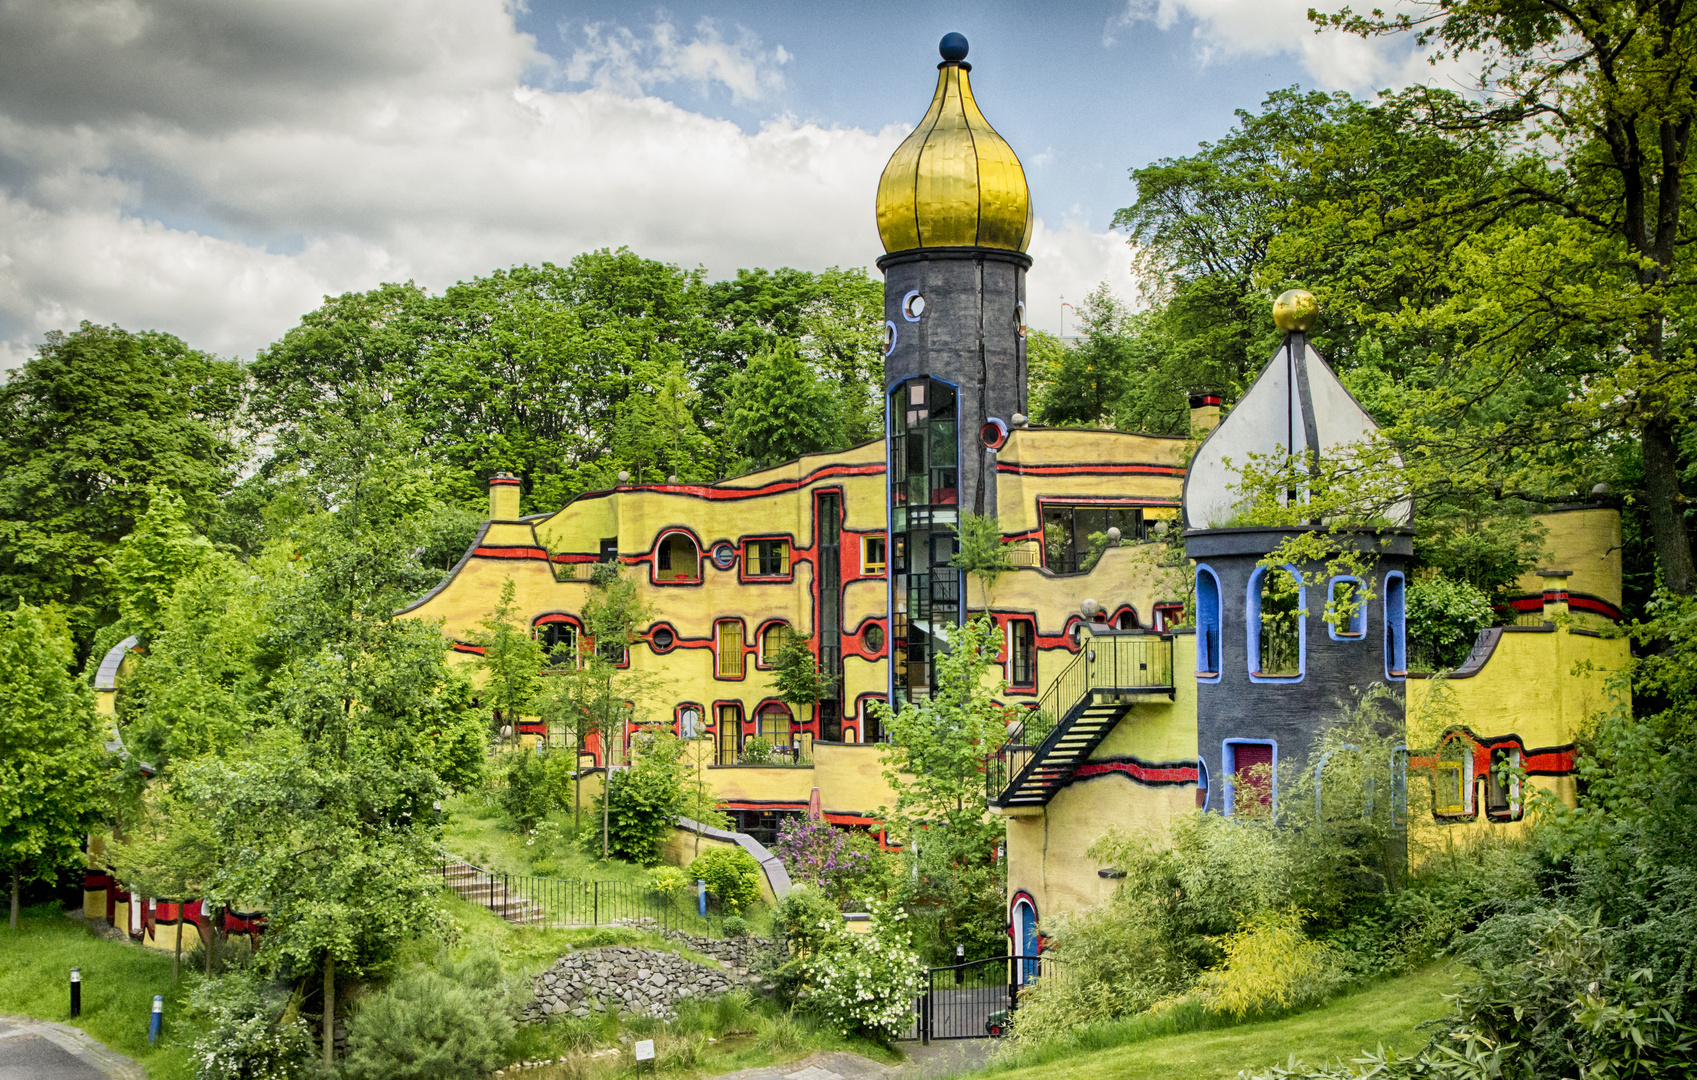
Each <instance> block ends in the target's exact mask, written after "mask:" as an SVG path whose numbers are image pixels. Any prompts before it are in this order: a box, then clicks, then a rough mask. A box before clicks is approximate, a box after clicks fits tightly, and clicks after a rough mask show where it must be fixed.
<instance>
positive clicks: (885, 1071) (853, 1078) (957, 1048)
mask: <svg viewBox="0 0 1697 1080" xmlns="http://www.w3.org/2000/svg"><path fill="white" fill-rule="evenodd" d="M996 1046H997V1043H996V1041H995V1040H994V1039H956V1040H951V1041H949V1042H935V1043H932V1044H931V1045H930V1046H921V1045H919V1044H918V1043H903V1044H902V1051H903V1052H904V1053H906V1054H907V1060H906V1061H904V1062H902V1063H901V1064H900V1065H881V1064H879V1063H878V1062H876V1061H873V1060H871V1059H870V1058H863V1057H861V1056H860V1055H859V1054H849V1053H844V1052H843V1051H840V1050H833V1051H831V1052H829V1053H819V1054H814V1055H813V1056H811V1057H808V1058H805V1059H803V1060H801V1061H798V1062H792V1063H791V1064H789V1065H768V1066H766V1067H764V1068H759V1069H743V1070H742V1071H740V1072H734V1073H726V1074H725V1075H723V1076H716V1077H713V1078H712V1080H940V1078H943V1077H950V1076H959V1075H960V1074H961V1073H966V1072H971V1071H972V1070H974V1069H980V1068H983V1067H984V1064H985V1063H986V1062H988V1061H989V1060H990V1055H991V1054H992V1053H993V1052H994V1051H995V1049H996Z"/></svg>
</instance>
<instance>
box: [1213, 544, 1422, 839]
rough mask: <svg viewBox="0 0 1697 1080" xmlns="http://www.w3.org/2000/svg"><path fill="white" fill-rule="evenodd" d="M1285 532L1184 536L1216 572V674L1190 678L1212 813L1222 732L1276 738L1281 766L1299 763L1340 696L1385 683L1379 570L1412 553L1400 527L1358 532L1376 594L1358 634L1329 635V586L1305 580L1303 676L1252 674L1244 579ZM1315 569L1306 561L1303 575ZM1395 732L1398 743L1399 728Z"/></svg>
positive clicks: (1219, 798)
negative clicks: (1211, 678) (1267, 679)
mask: <svg viewBox="0 0 1697 1080" xmlns="http://www.w3.org/2000/svg"><path fill="white" fill-rule="evenodd" d="M1289 535H1291V531H1290V530H1271V529H1212V530H1206V531H1195V532H1190V533H1186V534H1185V553H1186V554H1187V555H1189V556H1190V557H1191V558H1192V559H1194V560H1196V562H1197V563H1198V564H1200V565H1205V566H1207V567H1208V568H1209V569H1211V570H1213V571H1214V573H1215V575H1217V576H1218V577H1219V579H1220V609H1221V620H1220V622H1221V625H1220V661H1221V663H1220V681H1219V682H1217V683H1213V682H1198V683H1197V685H1196V736H1197V751H1198V753H1199V754H1200V756H1201V758H1202V761H1203V763H1204V764H1206V765H1207V768H1208V809H1210V810H1213V811H1216V812H1220V811H1223V810H1224V809H1225V761H1224V756H1225V755H1224V753H1223V750H1222V747H1223V744H1224V741H1225V740H1226V739H1254V740H1272V741H1274V742H1276V743H1277V744H1278V762H1279V771H1280V773H1281V774H1283V773H1285V772H1286V771H1287V770H1288V769H1292V768H1301V767H1302V766H1303V764H1304V763H1305V762H1307V760H1308V758H1309V754H1310V751H1311V749H1312V747H1313V744H1314V739H1315V737H1316V736H1317V735H1318V734H1319V733H1320V732H1321V731H1322V730H1323V728H1324V726H1325V724H1326V723H1327V722H1328V721H1330V720H1334V719H1336V718H1337V716H1338V715H1339V713H1340V711H1341V710H1340V707H1339V702H1350V701H1353V700H1354V699H1355V697H1356V694H1357V691H1359V690H1365V689H1366V688H1367V687H1369V686H1371V685H1372V684H1374V683H1383V682H1386V681H1387V680H1386V677H1385V605H1384V600H1385V590H1384V578H1385V574H1386V573H1387V572H1389V571H1391V570H1404V569H1405V567H1406V565H1407V563H1408V560H1409V558H1410V556H1411V555H1412V554H1413V540H1412V537H1411V535H1410V534H1409V533H1408V532H1407V531H1406V530H1402V531H1398V532H1396V533H1393V534H1389V535H1387V536H1383V537H1372V536H1362V537H1359V538H1357V544H1358V548H1359V549H1360V550H1362V551H1364V552H1367V553H1369V554H1370V555H1371V558H1372V561H1371V562H1370V563H1369V565H1371V566H1372V577H1373V593H1374V595H1373V597H1372V599H1371V600H1369V601H1368V603H1367V627H1366V636H1365V637H1361V638H1354V639H1346V640H1341V641H1334V640H1333V639H1332V637H1331V635H1330V634H1329V633H1327V626H1326V621H1325V611H1326V596H1325V593H1326V585H1325V583H1324V582H1322V583H1321V584H1319V585H1318V586H1309V587H1308V592H1307V598H1306V604H1305V607H1306V610H1307V612H1308V614H1307V615H1306V616H1305V617H1304V620H1303V621H1304V624H1305V628H1306V632H1307V648H1306V657H1307V660H1306V665H1305V668H1304V674H1303V677H1302V679H1301V681H1299V682H1277V683H1256V682H1251V681H1250V678H1249V639H1248V633H1247V630H1248V622H1247V615H1248V600H1249V579H1250V577H1251V575H1253V574H1254V573H1255V570H1256V567H1257V564H1258V563H1259V562H1260V560H1261V558H1262V557H1263V556H1264V555H1266V554H1267V553H1268V552H1271V551H1273V550H1274V549H1276V548H1277V547H1278V545H1279V543H1280V542H1281V541H1282V540H1283V538H1284V537H1286V536H1289ZM1320 569H1321V568H1320V567H1317V566H1311V567H1306V568H1304V573H1305V576H1306V575H1307V574H1311V573H1318V572H1319V570H1320ZM1268 572H1269V573H1272V572H1273V571H1271V570H1269V571H1268ZM1400 719H1401V718H1400V717H1398V721H1399V727H1400ZM1397 738H1398V740H1399V741H1400V739H1401V732H1400V730H1399V732H1398V733H1397ZM1280 795H1281V798H1282V797H1283V793H1282V792H1281V793H1280Z"/></svg>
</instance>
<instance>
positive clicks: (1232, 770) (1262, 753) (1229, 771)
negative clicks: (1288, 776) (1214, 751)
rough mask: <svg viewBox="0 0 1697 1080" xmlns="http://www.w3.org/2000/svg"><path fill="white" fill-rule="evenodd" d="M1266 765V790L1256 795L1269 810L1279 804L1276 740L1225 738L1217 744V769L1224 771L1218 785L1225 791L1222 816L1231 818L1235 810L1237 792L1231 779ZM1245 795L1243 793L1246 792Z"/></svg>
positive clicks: (1277, 745) (1277, 746)
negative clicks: (1223, 814) (1260, 765)
mask: <svg viewBox="0 0 1697 1080" xmlns="http://www.w3.org/2000/svg"><path fill="white" fill-rule="evenodd" d="M1259 764H1266V765H1267V766H1268V769H1269V775H1268V780H1269V781H1270V784H1269V787H1268V789H1267V790H1266V791H1265V792H1261V793H1259V794H1260V796H1261V799H1262V801H1263V805H1265V806H1266V807H1268V809H1269V810H1271V809H1275V808H1277V807H1278V805H1279V744H1278V740H1276V739H1226V740H1224V741H1223V742H1221V743H1220V768H1221V769H1223V770H1225V776H1223V777H1221V784H1220V786H1221V787H1223V788H1224V789H1225V793H1226V798H1225V803H1226V805H1225V814H1226V816H1227V817H1232V816H1234V814H1235V813H1236V810H1237V792H1236V788H1235V785H1233V783H1232V777H1233V776H1236V775H1237V774H1238V773H1240V772H1244V771H1245V770H1248V769H1252V768H1254V767H1255V766H1256V765H1259ZM1246 794H1247V793H1246Z"/></svg>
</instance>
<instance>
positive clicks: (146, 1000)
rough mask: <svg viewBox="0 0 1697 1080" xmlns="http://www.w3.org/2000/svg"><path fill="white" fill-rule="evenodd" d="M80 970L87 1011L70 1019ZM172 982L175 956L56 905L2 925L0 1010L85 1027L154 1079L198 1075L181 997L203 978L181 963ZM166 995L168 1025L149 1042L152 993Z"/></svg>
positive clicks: (175, 1079) (32, 910) (185, 1079)
mask: <svg viewBox="0 0 1697 1080" xmlns="http://www.w3.org/2000/svg"><path fill="white" fill-rule="evenodd" d="M73 967H77V968H81V969H82V980H83V983H82V1016H81V1017H79V1018H78V1019H75V1020H73V1019H71V1016H70V1007H71V999H70V971H71V968H73ZM183 967H184V971H183V981H182V982H181V983H179V984H178V985H177V986H175V987H173V986H172V985H171V954H170V953H166V952H155V951H154V950H152V949H144V948H141V947H140V946H137V945H128V944H125V943H123V942H118V941H108V940H106V939H104V938H101V937H98V936H96V935H95V934H94V933H93V932H92V930H91V929H90V928H89V926H88V924H87V923H84V922H82V921H80V920H76V919H70V918H66V917H65V916H64V915H63V914H62V913H61V909H60V908H59V906H58V905H57V904H53V905H46V906H42V907H34V908H27V909H25V910H24V912H23V917H22V919H21V920H20V923H19V926H18V930H17V932H16V933H13V932H12V931H11V930H9V929H7V928H5V926H4V925H0V1013H10V1014H15V1015H18V1016H28V1017H32V1018H34V1019H37V1020H55V1021H58V1022H59V1023H62V1024H69V1025H70V1026H72V1027H76V1028H81V1029H82V1030H83V1031H85V1032H87V1033H88V1034H89V1035H91V1036H93V1037H94V1038H96V1039H98V1040H100V1041H101V1042H102V1043H105V1044H106V1045H107V1046H109V1047H111V1048H112V1049H113V1050H116V1051H117V1052H118V1053H120V1054H127V1055H128V1056H130V1057H132V1058H134V1059H135V1060H136V1061H137V1062H139V1063H140V1064H141V1065H142V1067H144V1068H145V1069H147V1073H148V1075H149V1076H151V1077H154V1078H155V1080H179V1078H180V1080H189V1078H192V1077H193V1076H194V1068H193V1065H192V1062H191V1060H190V1052H189V1044H190V1043H191V1042H193V1041H194V1039H195V1037H196V1036H197V1035H198V1034H199V1031H198V1030H197V1029H196V1028H195V1027H194V1026H193V1024H192V1023H191V1022H190V1021H189V1020H188V1019H187V1016H186V1010H185V1008H184V999H185V997H186V996H187V992H188V987H189V985H190V983H191V982H192V981H193V980H194V979H196V978H198V976H197V975H195V974H194V970H193V967H192V965H191V964H190V963H188V962H187V958H186V957H185V963H184V965H183ZM155 994H163V995H165V1024H164V1030H163V1034H162V1036H161V1038H160V1041H159V1044H158V1045H157V1046H149V1045H148V1044H147V1025H148V1017H149V1014H150V1013H151V1012H152V1009H153V995H155Z"/></svg>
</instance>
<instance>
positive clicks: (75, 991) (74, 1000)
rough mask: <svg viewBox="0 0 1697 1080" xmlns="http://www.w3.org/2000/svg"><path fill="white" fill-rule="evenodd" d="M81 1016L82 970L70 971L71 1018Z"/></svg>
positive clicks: (73, 969) (74, 969)
mask: <svg viewBox="0 0 1697 1080" xmlns="http://www.w3.org/2000/svg"><path fill="white" fill-rule="evenodd" d="M81 1015H82V968H72V969H71V1018H72V1019H75V1018H76V1017H79V1016H81Z"/></svg>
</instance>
